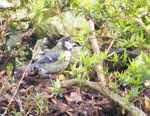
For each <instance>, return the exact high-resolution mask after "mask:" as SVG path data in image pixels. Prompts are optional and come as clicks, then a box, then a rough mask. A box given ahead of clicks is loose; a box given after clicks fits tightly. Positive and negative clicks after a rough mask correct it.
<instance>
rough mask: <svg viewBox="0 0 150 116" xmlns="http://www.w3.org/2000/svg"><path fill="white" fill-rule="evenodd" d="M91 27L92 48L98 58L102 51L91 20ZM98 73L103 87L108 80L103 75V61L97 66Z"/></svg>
mask: <svg viewBox="0 0 150 116" xmlns="http://www.w3.org/2000/svg"><path fill="white" fill-rule="evenodd" d="M89 27H90V31H91V32H92V33H93V34H92V36H90V37H89V41H90V42H91V46H92V48H93V50H94V52H95V53H96V54H97V55H98V56H100V50H99V46H98V42H97V38H96V33H95V32H94V30H95V28H94V23H93V22H92V21H91V20H89ZM96 71H97V76H98V79H99V81H101V82H102V83H103V85H106V79H105V77H104V74H103V61H101V62H100V63H99V64H97V65H96Z"/></svg>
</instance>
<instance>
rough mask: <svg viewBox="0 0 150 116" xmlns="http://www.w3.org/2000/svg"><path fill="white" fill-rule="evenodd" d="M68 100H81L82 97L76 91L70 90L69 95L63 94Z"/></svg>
mask: <svg viewBox="0 0 150 116" xmlns="http://www.w3.org/2000/svg"><path fill="white" fill-rule="evenodd" d="M65 97H66V99H67V101H69V102H75V101H76V102H79V101H82V97H81V95H80V94H78V93H77V92H71V94H70V96H65Z"/></svg>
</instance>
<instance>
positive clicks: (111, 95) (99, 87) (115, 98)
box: [59, 79, 146, 116]
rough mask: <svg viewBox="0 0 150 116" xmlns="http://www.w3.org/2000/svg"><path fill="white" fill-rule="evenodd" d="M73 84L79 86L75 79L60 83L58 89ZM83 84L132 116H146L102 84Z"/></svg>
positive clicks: (88, 82)
mask: <svg viewBox="0 0 150 116" xmlns="http://www.w3.org/2000/svg"><path fill="white" fill-rule="evenodd" d="M75 84H80V81H79V80H77V79H71V80H65V81H62V82H60V85H59V87H60V88H66V87H70V86H72V85H75ZM84 84H85V85H87V86H89V87H90V88H92V89H95V90H97V91H99V92H100V93H102V94H103V95H105V96H106V97H108V98H109V99H110V100H113V101H114V102H116V103H118V104H119V105H120V106H122V107H124V108H125V109H126V110H127V111H129V112H130V113H131V114H132V116H146V114H145V113H144V112H143V111H142V110H140V109H139V108H137V107H135V106H134V105H133V104H127V103H126V102H125V99H124V98H122V97H121V96H119V95H118V94H116V93H114V92H113V91H111V90H110V89H108V88H107V87H105V86H104V85H103V83H101V82H98V83H97V82H90V81H84Z"/></svg>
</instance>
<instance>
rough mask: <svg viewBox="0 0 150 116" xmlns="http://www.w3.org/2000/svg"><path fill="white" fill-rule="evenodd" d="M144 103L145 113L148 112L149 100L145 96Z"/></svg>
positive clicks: (149, 109)
mask: <svg viewBox="0 0 150 116" xmlns="http://www.w3.org/2000/svg"><path fill="white" fill-rule="evenodd" d="M144 102H145V106H144V110H145V111H150V98H148V97H147V96H145V101H144Z"/></svg>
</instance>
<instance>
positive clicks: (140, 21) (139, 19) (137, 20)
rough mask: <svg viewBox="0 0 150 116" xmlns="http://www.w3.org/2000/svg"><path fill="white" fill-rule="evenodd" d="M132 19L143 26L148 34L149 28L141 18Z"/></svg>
mask: <svg viewBox="0 0 150 116" xmlns="http://www.w3.org/2000/svg"><path fill="white" fill-rule="evenodd" d="M134 20H135V21H136V22H137V23H138V24H139V25H140V26H141V27H143V28H144V30H145V31H146V32H147V34H148V35H149V36H150V30H149V29H147V28H146V25H145V24H144V23H143V21H142V19H141V18H134Z"/></svg>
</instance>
